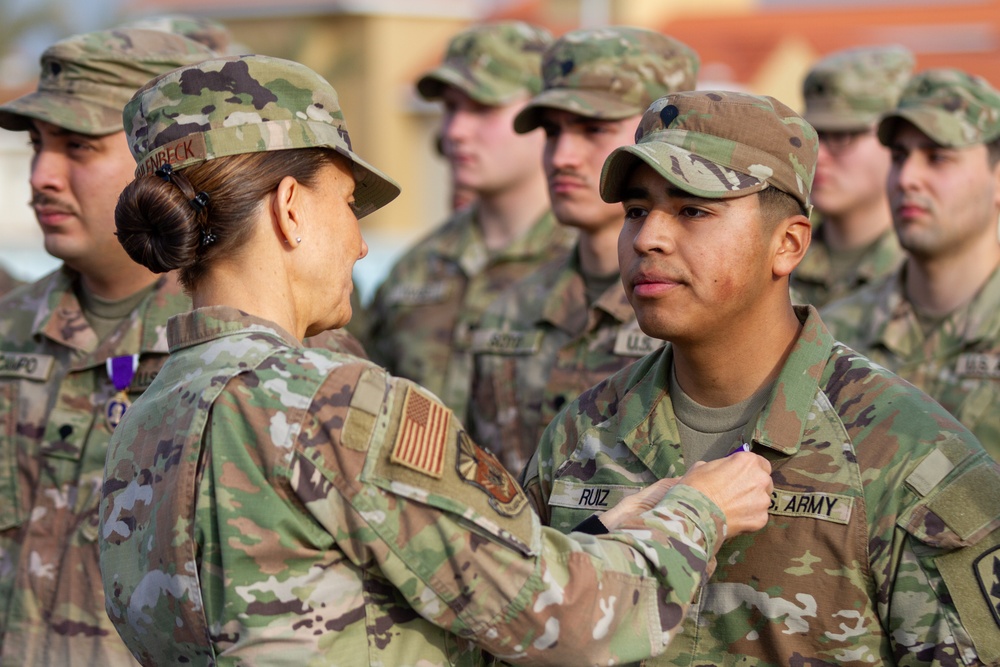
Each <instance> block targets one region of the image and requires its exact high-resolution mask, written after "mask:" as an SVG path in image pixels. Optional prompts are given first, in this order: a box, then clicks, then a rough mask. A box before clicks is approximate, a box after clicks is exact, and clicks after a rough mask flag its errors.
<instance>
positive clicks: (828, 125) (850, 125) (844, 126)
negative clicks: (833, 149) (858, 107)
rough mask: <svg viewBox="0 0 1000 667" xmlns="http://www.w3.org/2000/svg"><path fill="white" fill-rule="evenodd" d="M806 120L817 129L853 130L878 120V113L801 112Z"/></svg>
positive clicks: (866, 127)
mask: <svg viewBox="0 0 1000 667" xmlns="http://www.w3.org/2000/svg"><path fill="white" fill-rule="evenodd" d="M802 117H803V118H805V119H806V122H807V123H809V124H810V125H812V126H813V127H814V128H816V129H817V130H819V131H821V132H822V131H824V130H825V131H829V132H854V131H859V132H860V131H862V130H867V129H869V128H871V126H872V125H874V124H875V121H877V120H878V117H879V116H878V114H877V113H873V114H856V115H854V114H844V113H836V112H830V111H818V112H813V113H809V112H808V111H807V112H806V113H804V114H802Z"/></svg>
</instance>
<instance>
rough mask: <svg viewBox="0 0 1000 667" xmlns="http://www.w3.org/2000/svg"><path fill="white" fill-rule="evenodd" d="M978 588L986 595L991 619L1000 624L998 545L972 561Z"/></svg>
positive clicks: (999, 551) (999, 548)
mask: <svg viewBox="0 0 1000 667" xmlns="http://www.w3.org/2000/svg"><path fill="white" fill-rule="evenodd" d="M973 568H974V569H975V572H976V579H977V580H978V581H979V588H980V590H982V592H983V595H984V596H985V597H986V604H987V606H989V608H990V611H991V612H992V614H993V620H994V621H996V624H997V625H998V626H1000V546H998V547H994V548H993V549H990V550H989V551H987V552H986V553H984V554H983V555H982V556H980V557H979V558H977V559H976V562H975V563H973Z"/></svg>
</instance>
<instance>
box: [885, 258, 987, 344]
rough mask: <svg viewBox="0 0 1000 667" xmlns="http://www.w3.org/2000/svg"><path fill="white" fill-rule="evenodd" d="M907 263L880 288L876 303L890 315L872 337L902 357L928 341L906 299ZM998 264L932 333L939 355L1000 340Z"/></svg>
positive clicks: (911, 305)
mask: <svg viewBox="0 0 1000 667" xmlns="http://www.w3.org/2000/svg"><path fill="white" fill-rule="evenodd" d="M906 268H907V263H904V264H903V266H901V267H900V268H899V270H897V271H896V273H895V274H894V275H893V278H892V279H891V280H888V281H886V282H885V283H884V284H883V285H881V286H880V287H879V294H878V295H877V300H876V301H875V303H876V304H884V308H885V311H886V312H887V313H888V314H889V316H888V317H887V318H885V319H880V320H879V324H878V325H877V327H878V328H877V329H876V331H875V332H874V333H875V340H876V341H877V342H878V343H880V344H881V345H883V346H885V347H886V348H887V349H889V350H891V351H892V352H893V354H895V355H897V356H899V357H900V358H903V359H909V358H912V357H913V355H915V354H917V353H918V352H919V351H920V350H921V349H922V348H923V347H924V345H925V344H926V343H927V341H926V340H925V339H924V334H923V331H921V328H920V322H919V320H918V319H917V315H916V313H915V312H914V309H913V304H912V303H911V302H910V301H909V300H908V299H907V298H906ZM998 305H1000V266H998V267H997V268H996V269H994V270H993V273H991V274H990V277H989V278H988V279H987V280H986V283H985V284H984V285H983V286H982V287H981V288H980V289H979V291H978V292H976V294H975V295H973V297H972V298H971V299H970V300H969V302H968V303H966V304H965V305H963V306H961V307H959V308H957V309H956V310H955V311H954V312H952V313H951V314H950V315H948V317H947V318H946V319H945V320H944V321H943V322H942V323H941V325H940V326H939V327H938V329H937V330H936V331H935V333H934V334H933V339H932V343H933V347H934V349H935V350H936V351H937V352H936V353H937V354H939V355H947V354H950V353H952V352H956V351H958V350H961V349H963V348H967V347H970V346H973V345H976V344H978V343H979V342H980V341H983V340H997V339H1000V317H997V314H996V312H997V307H998Z"/></svg>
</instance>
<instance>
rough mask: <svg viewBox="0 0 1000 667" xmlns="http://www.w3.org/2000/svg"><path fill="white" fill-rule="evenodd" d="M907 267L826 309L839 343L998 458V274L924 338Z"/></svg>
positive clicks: (996, 271) (828, 321)
mask: <svg viewBox="0 0 1000 667" xmlns="http://www.w3.org/2000/svg"><path fill="white" fill-rule="evenodd" d="M905 275H906V266H905V265H904V266H903V267H901V268H900V269H899V270H898V271H896V272H895V273H894V274H893V275H891V276H889V277H887V278H885V279H883V280H882V281H880V282H878V283H874V284H872V285H869V286H868V287H866V288H865V289H863V290H861V291H860V292H857V293H856V294H854V295H852V296H850V297H848V298H846V299H843V300H840V301H837V302H835V303H831V304H830V305H829V306H827V307H826V308H825V309H823V319H824V320H825V321H826V322H827V324H828V326H829V327H830V331H832V332H833V335H834V336H836V338H837V340H839V341H842V342H843V343H844V344H845V345H848V346H850V347H852V348H854V349H856V350H858V351H860V352H861V353H862V354H864V355H866V356H867V357H869V358H870V359H871V360H872V361H874V362H875V363H877V364H880V365H882V366H885V367H886V368H888V369H889V370H891V371H892V372H894V373H897V374H899V375H900V376H902V377H903V378H905V379H906V380H908V381H910V382H912V383H913V384H915V385H916V386H918V387H920V389H922V390H923V391H925V392H927V393H928V394H930V395H931V397H932V398H934V400H936V401H937V402H938V403H940V404H941V405H943V406H944V407H945V409H946V410H948V411H949V412H950V413H951V414H952V415H954V416H955V418H956V419H958V421H960V422H962V424H963V425H964V426H965V427H966V428H968V429H969V430H970V431H972V432H973V433H974V434H975V435H976V437H977V438H979V441H980V442H981V443H982V445H983V447H984V448H985V449H986V451H988V452H989V453H990V454H992V455H993V458H995V459H997V460H1000V410H998V406H1000V269H997V270H995V271H994V272H993V274H992V275H991V276H990V278H989V280H987V281H986V284H985V285H983V287H982V288H981V289H980V290H979V292H978V293H977V294H976V295H975V296H974V297H973V298H972V299H971V300H970V301H969V303H967V304H966V305H965V306H962V307H961V308H959V309H957V310H956V311H955V312H953V313H951V314H949V315H948V317H947V318H945V319H944V320H943V321H942V322H941V323H940V324H939V325H938V326H937V327H935V329H934V330H933V331H931V332H930V333H929V335H925V333H924V330H923V328H922V327H921V325H920V321H919V320H918V318H917V314H916V313H915V312H914V310H913V305H912V304H911V303H910V302H909V300H908V299H907V298H906V294H905Z"/></svg>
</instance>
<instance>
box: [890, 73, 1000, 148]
mask: <svg viewBox="0 0 1000 667" xmlns="http://www.w3.org/2000/svg"><path fill="white" fill-rule="evenodd" d="M900 120H907V121H910V122H911V123H913V124H914V125H915V126H916V127H917V129H919V130H920V131H921V132H923V133H924V134H926V135H927V136H928V137H930V138H931V139H932V140H933V141H934V142H935V143H937V144H939V145H941V146H946V147H949V148H964V147H966V146H972V145H975V144H986V143H989V142H991V141H993V140H994V139H996V138H997V137H1000V93H998V92H997V91H996V90H995V89H994V88H993V87H992V86H991V85H990V84H989V83H987V82H986V80H985V79H983V78H981V77H978V76H973V75H971V74H966V73H965V72H963V71H961V70H957V69H947V68H941V69H930V70H927V71H925V72H920V73H919V74H915V75H914V76H913V78H912V79H910V82H909V84H907V86H906V88H905V89H904V90H903V94H902V95H901V96H900V98H899V103H898V104H897V105H896V108H895V109H894V110H892V111H890V112H889V113H887V114H885V115H883V116H882V120H881V121H880V122H879V126H878V138H879V141H881V142H882V143H883V144H884V145H886V146H888V145H889V144H890V143H891V142H892V139H893V137H894V136H895V134H896V130H897V129H898V127H899V121H900Z"/></svg>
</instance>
